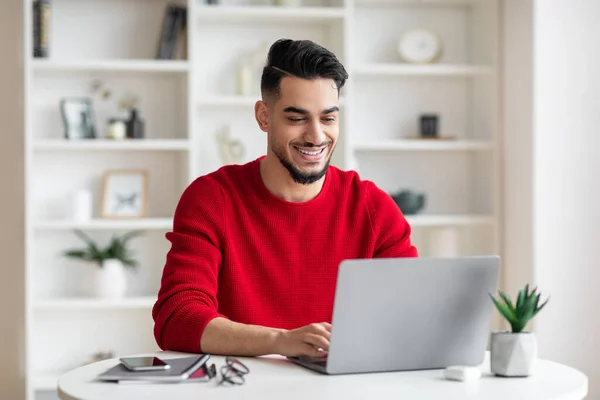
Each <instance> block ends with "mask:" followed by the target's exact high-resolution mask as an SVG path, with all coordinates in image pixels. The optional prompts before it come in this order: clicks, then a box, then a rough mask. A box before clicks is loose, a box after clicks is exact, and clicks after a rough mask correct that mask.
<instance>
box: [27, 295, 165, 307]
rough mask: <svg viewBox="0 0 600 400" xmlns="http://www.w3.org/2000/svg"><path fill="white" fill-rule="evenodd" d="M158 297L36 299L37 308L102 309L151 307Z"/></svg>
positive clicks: (35, 305)
mask: <svg viewBox="0 0 600 400" xmlns="http://www.w3.org/2000/svg"><path fill="white" fill-rule="evenodd" d="M155 302H156V297H151V296H148V297H125V298H122V299H115V300H109V299H108V300H105V299H95V298H85V297H72V298H56V299H41V300H35V301H34V306H33V307H34V308H35V309H36V310H53V311H56V310H89V309H93V310H101V309H137V308H141V309H149V308H152V307H153V306H154V303H155Z"/></svg>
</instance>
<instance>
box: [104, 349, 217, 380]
mask: <svg viewBox="0 0 600 400" xmlns="http://www.w3.org/2000/svg"><path fill="white" fill-rule="evenodd" d="M209 359H210V355H208V354H199V355H198V356H192V357H181V358H171V359H165V360H164V361H165V362H166V363H167V364H169V365H170V366H171V368H169V369H167V370H161V371H130V370H128V369H127V368H125V367H124V366H123V365H122V364H117V365H115V366H114V367H112V368H110V369H108V370H107V371H105V372H103V373H101V374H100V375H98V377H97V378H98V379H99V380H101V381H110V382H119V383H125V381H139V382H160V383H169V382H170V383H176V382H184V381H187V380H188V379H193V380H194V382H198V381H201V380H210V377H209V376H208V375H206V374H205V373H204V372H203V369H202V367H203V366H204V365H205V364H206V363H207V362H208V360H209ZM132 383H133V382H132Z"/></svg>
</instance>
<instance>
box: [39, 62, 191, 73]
mask: <svg viewBox="0 0 600 400" xmlns="http://www.w3.org/2000/svg"><path fill="white" fill-rule="evenodd" d="M32 66H33V69H34V70H35V71H52V72H64V71H113V72H187V71H188V62H187V61H185V60H53V59H34V60H32Z"/></svg>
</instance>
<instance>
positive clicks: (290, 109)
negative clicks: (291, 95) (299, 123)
mask: <svg viewBox="0 0 600 400" xmlns="http://www.w3.org/2000/svg"><path fill="white" fill-rule="evenodd" d="M283 112H293V113H296V114H302V115H306V114H308V110H305V109H303V108H298V107H293V106H290V107H286V108H284V109H283Z"/></svg>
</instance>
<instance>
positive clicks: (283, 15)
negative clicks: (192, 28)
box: [196, 5, 345, 23]
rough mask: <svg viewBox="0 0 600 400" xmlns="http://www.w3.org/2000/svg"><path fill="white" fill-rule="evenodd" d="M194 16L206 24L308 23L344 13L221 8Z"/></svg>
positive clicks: (319, 9) (212, 7)
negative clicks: (223, 22)
mask: <svg viewBox="0 0 600 400" xmlns="http://www.w3.org/2000/svg"><path fill="white" fill-rule="evenodd" d="M196 10H197V13H196V16H197V17H198V19H199V20H201V21H207V22H213V23H217V22H222V21H228V22H259V21H270V22H309V23H319V22H326V21H331V20H341V19H343V18H344V15H345V12H344V9H343V8H339V7H283V6H222V5H204V6H199V7H197V8H196Z"/></svg>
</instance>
